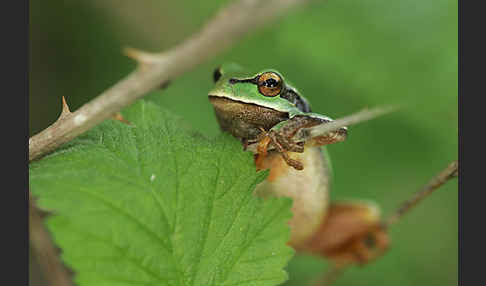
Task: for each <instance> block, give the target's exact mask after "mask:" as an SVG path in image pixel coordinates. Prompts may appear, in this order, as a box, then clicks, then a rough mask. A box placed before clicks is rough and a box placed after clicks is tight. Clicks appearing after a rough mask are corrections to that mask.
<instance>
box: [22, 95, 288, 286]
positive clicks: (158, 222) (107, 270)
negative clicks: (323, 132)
mask: <svg viewBox="0 0 486 286" xmlns="http://www.w3.org/2000/svg"><path fill="white" fill-rule="evenodd" d="M124 117H125V119H127V120H129V121H130V122H132V125H126V124H123V123H120V122H118V121H112V120H108V121H106V122H104V123H102V124H100V125H99V126H98V127H96V128H94V129H93V130H91V131H89V132H87V133H86V135H83V136H82V137H80V138H78V139H76V140H75V141H73V142H72V143H70V144H68V145H66V146H65V147H63V148H62V149H61V150H59V151H58V152H56V153H54V154H52V155H49V156H47V157H45V158H44V159H42V160H40V161H39V162H36V163H32V164H31V166H30V187H31V191H32V192H33V194H34V196H35V197H37V198H38V199H37V205H38V206H39V207H41V208H43V209H46V210H49V211H51V212H53V213H54V215H53V216H51V217H49V219H48V220H47V226H48V228H49V230H50V231H51V232H52V233H53V236H54V239H55V241H56V243H57V244H58V245H59V246H60V247H61V248H62V249H63V252H62V259H63V260H64V262H65V263H66V264H67V265H68V266H70V267H71V268H73V269H74V271H75V272H76V276H75V281H76V283H77V284H78V285H117V286H120V285H237V284H238V285H276V284H279V283H282V282H283V281H285V280H286V279H287V274H286V272H285V271H284V270H283V267H285V265H286V264H287V262H288V261H289V259H290V258H291V257H292V255H293V253H294V252H293V250H292V249H291V248H290V247H288V246H286V242H287V241H288V239H289V235H290V232H289V228H288V226H287V223H286V222H287V221H288V220H289V218H290V217H291V212H290V205H291V201H290V200H289V199H272V200H266V201H263V200H262V199H259V198H257V197H255V196H253V194H252V192H253V189H254V187H255V186H256V184H258V183H259V182H261V181H262V180H263V179H264V178H265V176H266V173H265V172H256V171H255V167H254V164H253V159H252V155H251V154H250V153H248V152H242V150H241V144H240V143H239V142H237V140H235V139H233V138H232V137H230V136H228V135H221V136H219V137H217V138H215V139H214V140H208V139H205V138H204V137H203V136H201V135H198V134H195V133H194V132H190V131H188V130H187V129H185V127H183V125H181V123H180V122H178V120H177V119H175V118H174V116H173V115H170V114H169V113H168V112H166V111H164V110H163V109H161V108H159V107H157V106H156V105H154V104H150V103H147V102H144V101H140V102H138V103H136V104H135V105H133V106H132V107H130V108H129V109H128V110H127V111H126V112H124Z"/></svg>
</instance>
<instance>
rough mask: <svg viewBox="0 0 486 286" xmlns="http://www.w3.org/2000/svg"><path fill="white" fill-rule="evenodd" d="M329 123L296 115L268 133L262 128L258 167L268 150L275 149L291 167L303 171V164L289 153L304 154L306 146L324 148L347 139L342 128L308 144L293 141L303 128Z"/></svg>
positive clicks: (324, 120) (259, 139) (259, 141)
mask: <svg viewBox="0 0 486 286" xmlns="http://www.w3.org/2000/svg"><path fill="white" fill-rule="evenodd" d="M329 121H330V120H327V119H323V118H319V117H312V116H307V115H296V116H294V117H292V118H291V119H289V120H286V121H282V122H280V123H279V124H277V125H275V126H273V127H272V128H271V129H270V130H269V131H268V132H267V131H266V130H264V129H263V128H260V130H261V131H262V133H261V135H260V136H259V138H258V139H257V141H258V147H257V153H258V157H257V160H256V164H257V166H258V162H261V161H262V160H263V159H264V158H265V157H266V155H267V150H268V149H269V148H271V147H274V148H275V149H276V150H277V152H279V153H280V154H281V155H282V158H283V159H284V160H285V162H286V163H287V164H288V165H289V166H292V167H293V168H295V169H296V170H302V169H303V168H304V166H303V165H302V163H301V162H299V161H297V160H294V159H291V158H290V157H289V155H288V154H287V152H298V153H302V152H304V145H312V146H323V145H327V144H332V143H335V142H340V141H343V140H344V139H345V138H346V129H345V128H341V129H339V130H337V131H336V132H333V133H330V134H326V135H324V136H320V137H319V138H311V139H309V140H308V142H303V141H300V142H297V141H295V140H294V139H293V137H294V136H295V135H296V134H297V132H298V131H299V130H301V129H302V128H309V127H313V126H316V125H319V124H325V123H327V122H329Z"/></svg>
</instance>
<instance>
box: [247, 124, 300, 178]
mask: <svg viewBox="0 0 486 286" xmlns="http://www.w3.org/2000/svg"><path fill="white" fill-rule="evenodd" d="M260 130H261V131H262V133H261V135H260V137H259V139H258V147H257V152H258V156H257V158H256V161H255V164H256V166H257V167H258V166H261V165H262V162H263V160H264V159H265V157H266V156H267V150H268V148H269V146H270V144H272V145H273V146H274V147H275V149H277V151H278V152H279V153H280V154H281V155H282V158H283V159H284V161H285V162H286V163H287V165H289V166H292V167H293V168H294V169H296V170H303V169H304V166H303V165H302V163H301V162H299V161H297V160H294V159H291V158H290V157H289V155H288V154H287V152H289V151H290V152H298V153H302V152H304V147H303V146H302V145H300V144H298V143H295V142H294V141H292V139H290V138H286V137H284V136H282V135H281V134H279V133H278V132H276V131H275V130H270V131H268V132H267V131H266V130H264V129H263V128H260Z"/></svg>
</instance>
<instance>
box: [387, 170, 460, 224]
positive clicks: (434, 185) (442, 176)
mask: <svg viewBox="0 0 486 286" xmlns="http://www.w3.org/2000/svg"><path fill="white" fill-rule="evenodd" d="M458 174H459V162H458V161H453V162H452V163H450V164H449V165H448V166H447V167H446V168H445V169H444V170H442V171H441V172H440V173H439V174H438V175H437V176H435V177H433V178H432V179H431V180H430V181H429V183H428V184H427V185H425V186H423V187H422V188H421V189H420V190H419V191H418V192H416V193H415V194H414V195H413V197H412V198H410V199H409V200H407V201H405V202H404V203H403V204H402V205H401V206H400V207H399V208H398V210H397V211H396V212H395V213H393V214H392V215H391V216H390V217H389V218H388V219H387V220H386V222H385V226H389V225H392V224H394V223H396V222H397V221H398V220H399V219H400V218H401V217H402V216H403V215H404V214H405V213H407V212H408V211H410V210H411V209H412V208H413V207H415V206H416V205H417V204H418V203H419V202H420V201H422V200H423V199H424V198H426V197H427V196H428V195H430V194H431V193H432V192H433V191H435V190H437V189H438V188H439V187H440V186H442V185H443V184H445V183H446V182H448V181H449V180H450V179H452V178H455V177H457V176H458Z"/></svg>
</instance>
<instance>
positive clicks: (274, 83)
mask: <svg viewBox="0 0 486 286" xmlns="http://www.w3.org/2000/svg"><path fill="white" fill-rule="evenodd" d="M277 85H278V81H276V80H275V79H274V78H269V79H267V80H266V81H265V86H267V87H276V86H277Z"/></svg>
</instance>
